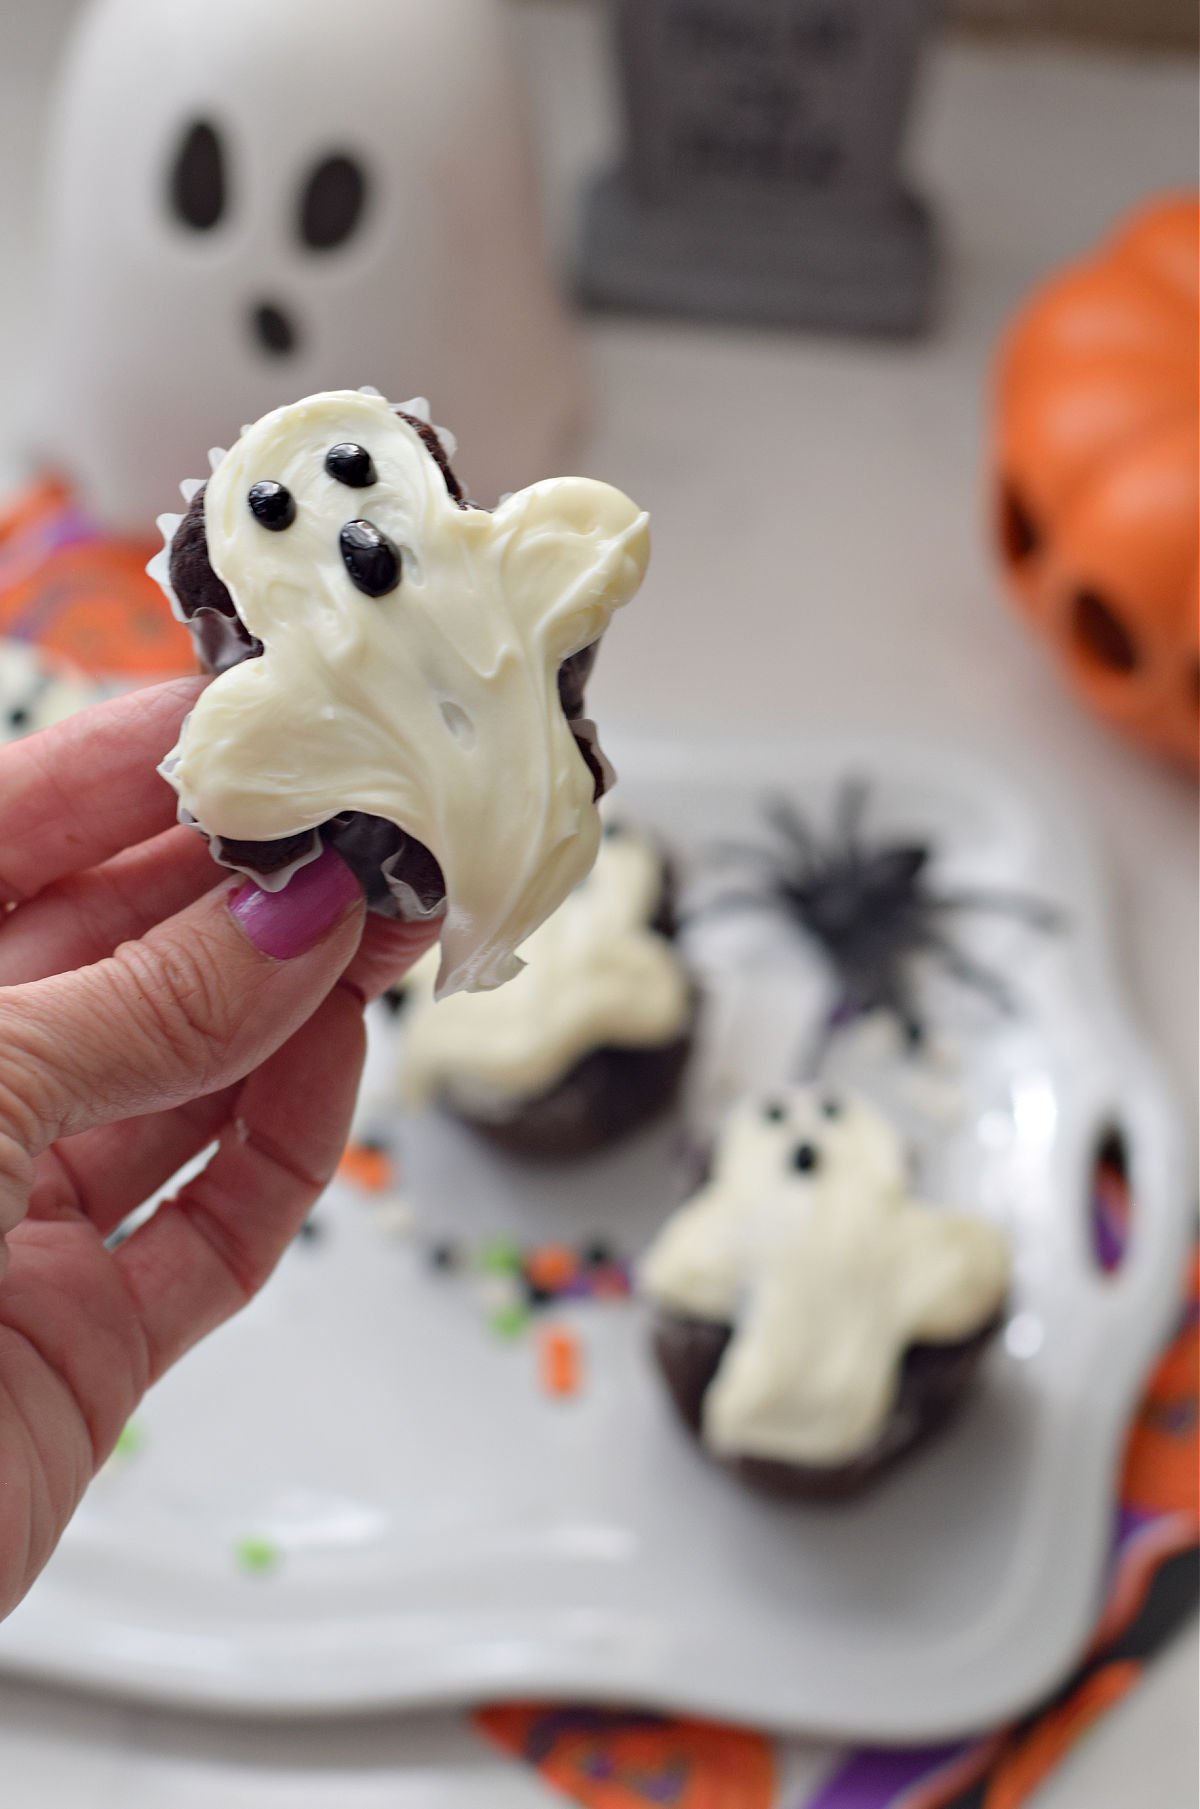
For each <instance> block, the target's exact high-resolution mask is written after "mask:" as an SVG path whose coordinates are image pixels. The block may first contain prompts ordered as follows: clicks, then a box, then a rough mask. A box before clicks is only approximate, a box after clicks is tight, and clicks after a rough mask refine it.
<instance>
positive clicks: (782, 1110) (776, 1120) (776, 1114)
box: [763, 1099, 787, 1124]
mask: <svg viewBox="0 0 1200 1809" xmlns="http://www.w3.org/2000/svg"><path fill="white" fill-rule="evenodd" d="M763 1117H764V1118H765V1119H766V1121H767V1123H768V1124H782V1123H783V1121H784V1119H785V1118H786V1117H787V1107H786V1106H783V1105H780V1103H779V1101H778V1100H777V1099H773V1100H772V1101H771V1103H770V1105H765V1106H764V1107H763Z"/></svg>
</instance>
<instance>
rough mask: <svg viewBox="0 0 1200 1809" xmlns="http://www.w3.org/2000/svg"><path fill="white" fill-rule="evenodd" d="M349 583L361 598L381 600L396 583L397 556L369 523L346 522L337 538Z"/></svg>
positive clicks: (398, 567)
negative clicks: (361, 594)
mask: <svg viewBox="0 0 1200 1809" xmlns="http://www.w3.org/2000/svg"><path fill="white" fill-rule="evenodd" d="M339 545H340V546H341V549H342V559H343V560H344V562H345V566H346V570H347V571H348V572H349V574H350V581H351V583H352V584H354V585H355V586H356V587H357V588H358V589H359V590H361V591H362V593H363V595H364V596H367V597H383V596H386V595H387V593H388V591H390V590H395V588H396V586H397V585H398V584H399V582H400V554H399V553H398V551H397V550H396V548H395V547H394V546H393V545H392V543H391V541H390V540H389V539H388V537H387V535H386V534H385V533H383V532H382V531H381V529H379V528H377V527H376V526H375V524H374V523H373V522H370V521H348V522H347V523H346V525H345V527H344V528H343V529H342V532H341V534H340V536H339Z"/></svg>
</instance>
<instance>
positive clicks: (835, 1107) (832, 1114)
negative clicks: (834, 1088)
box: [821, 1099, 842, 1118]
mask: <svg viewBox="0 0 1200 1809" xmlns="http://www.w3.org/2000/svg"><path fill="white" fill-rule="evenodd" d="M821 1111H822V1112H823V1113H824V1115H825V1117H826V1118H840V1117H841V1115H842V1102H841V1100H840V1099H823V1100H822V1101H821Z"/></svg>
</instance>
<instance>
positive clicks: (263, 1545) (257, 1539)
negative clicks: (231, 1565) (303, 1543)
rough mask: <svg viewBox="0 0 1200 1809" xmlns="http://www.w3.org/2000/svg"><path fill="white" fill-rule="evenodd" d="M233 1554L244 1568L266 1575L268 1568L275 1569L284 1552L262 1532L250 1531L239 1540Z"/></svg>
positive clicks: (256, 1573)
mask: <svg viewBox="0 0 1200 1809" xmlns="http://www.w3.org/2000/svg"><path fill="white" fill-rule="evenodd" d="M233 1555H234V1557H235V1558H236V1559H237V1561H238V1563H239V1564H240V1565H241V1567H242V1569H243V1570H249V1571H253V1572H254V1574H255V1575H256V1576H264V1575H265V1574H266V1572H267V1571H268V1570H274V1568H275V1566H276V1565H277V1564H278V1563H279V1560H280V1559H281V1558H282V1556H283V1553H282V1552H281V1551H280V1549H279V1547H278V1546H277V1545H276V1544H275V1543H274V1541H273V1540H271V1539H265V1538H264V1537H263V1536H262V1534H261V1533H248V1534H247V1536H246V1537H245V1538H244V1539H239V1540H238V1542H237V1544H236V1545H235V1546H234V1548H233Z"/></svg>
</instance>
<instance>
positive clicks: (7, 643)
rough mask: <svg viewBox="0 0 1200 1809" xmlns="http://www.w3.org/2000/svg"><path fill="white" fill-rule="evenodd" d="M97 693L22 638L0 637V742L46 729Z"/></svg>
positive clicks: (83, 706)
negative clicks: (17, 639) (1, 638)
mask: <svg viewBox="0 0 1200 1809" xmlns="http://www.w3.org/2000/svg"><path fill="white" fill-rule="evenodd" d="M100 695H101V693H100V690H99V687H98V686H95V685H91V684H89V683H88V681H87V679H86V678H85V677H84V676H83V674H82V673H81V672H77V671H76V670H75V668H74V667H73V666H68V665H66V664H65V663H64V662H62V661H60V660H57V659H54V658H53V657H51V656H50V655H48V654H46V653H44V652H43V651H42V650H41V649H40V648H38V647H30V646H29V645H28V644H27V643H26V642H25V641H12V640H0V742H3V741H18V740H20V739H21V738H22V736H25V735H32V734H34V733H35V731H36V730H38V729H48V728H49V727H50V725H51V723H55V722H62V721H63V719H64V718H65V717H67V716H73V715H74V714H75V712H76V710H83V709H86V707H87V705H88V704H92V703H95V702H96V700H97V698H98V697H99V696H100Z"/></svg>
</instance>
